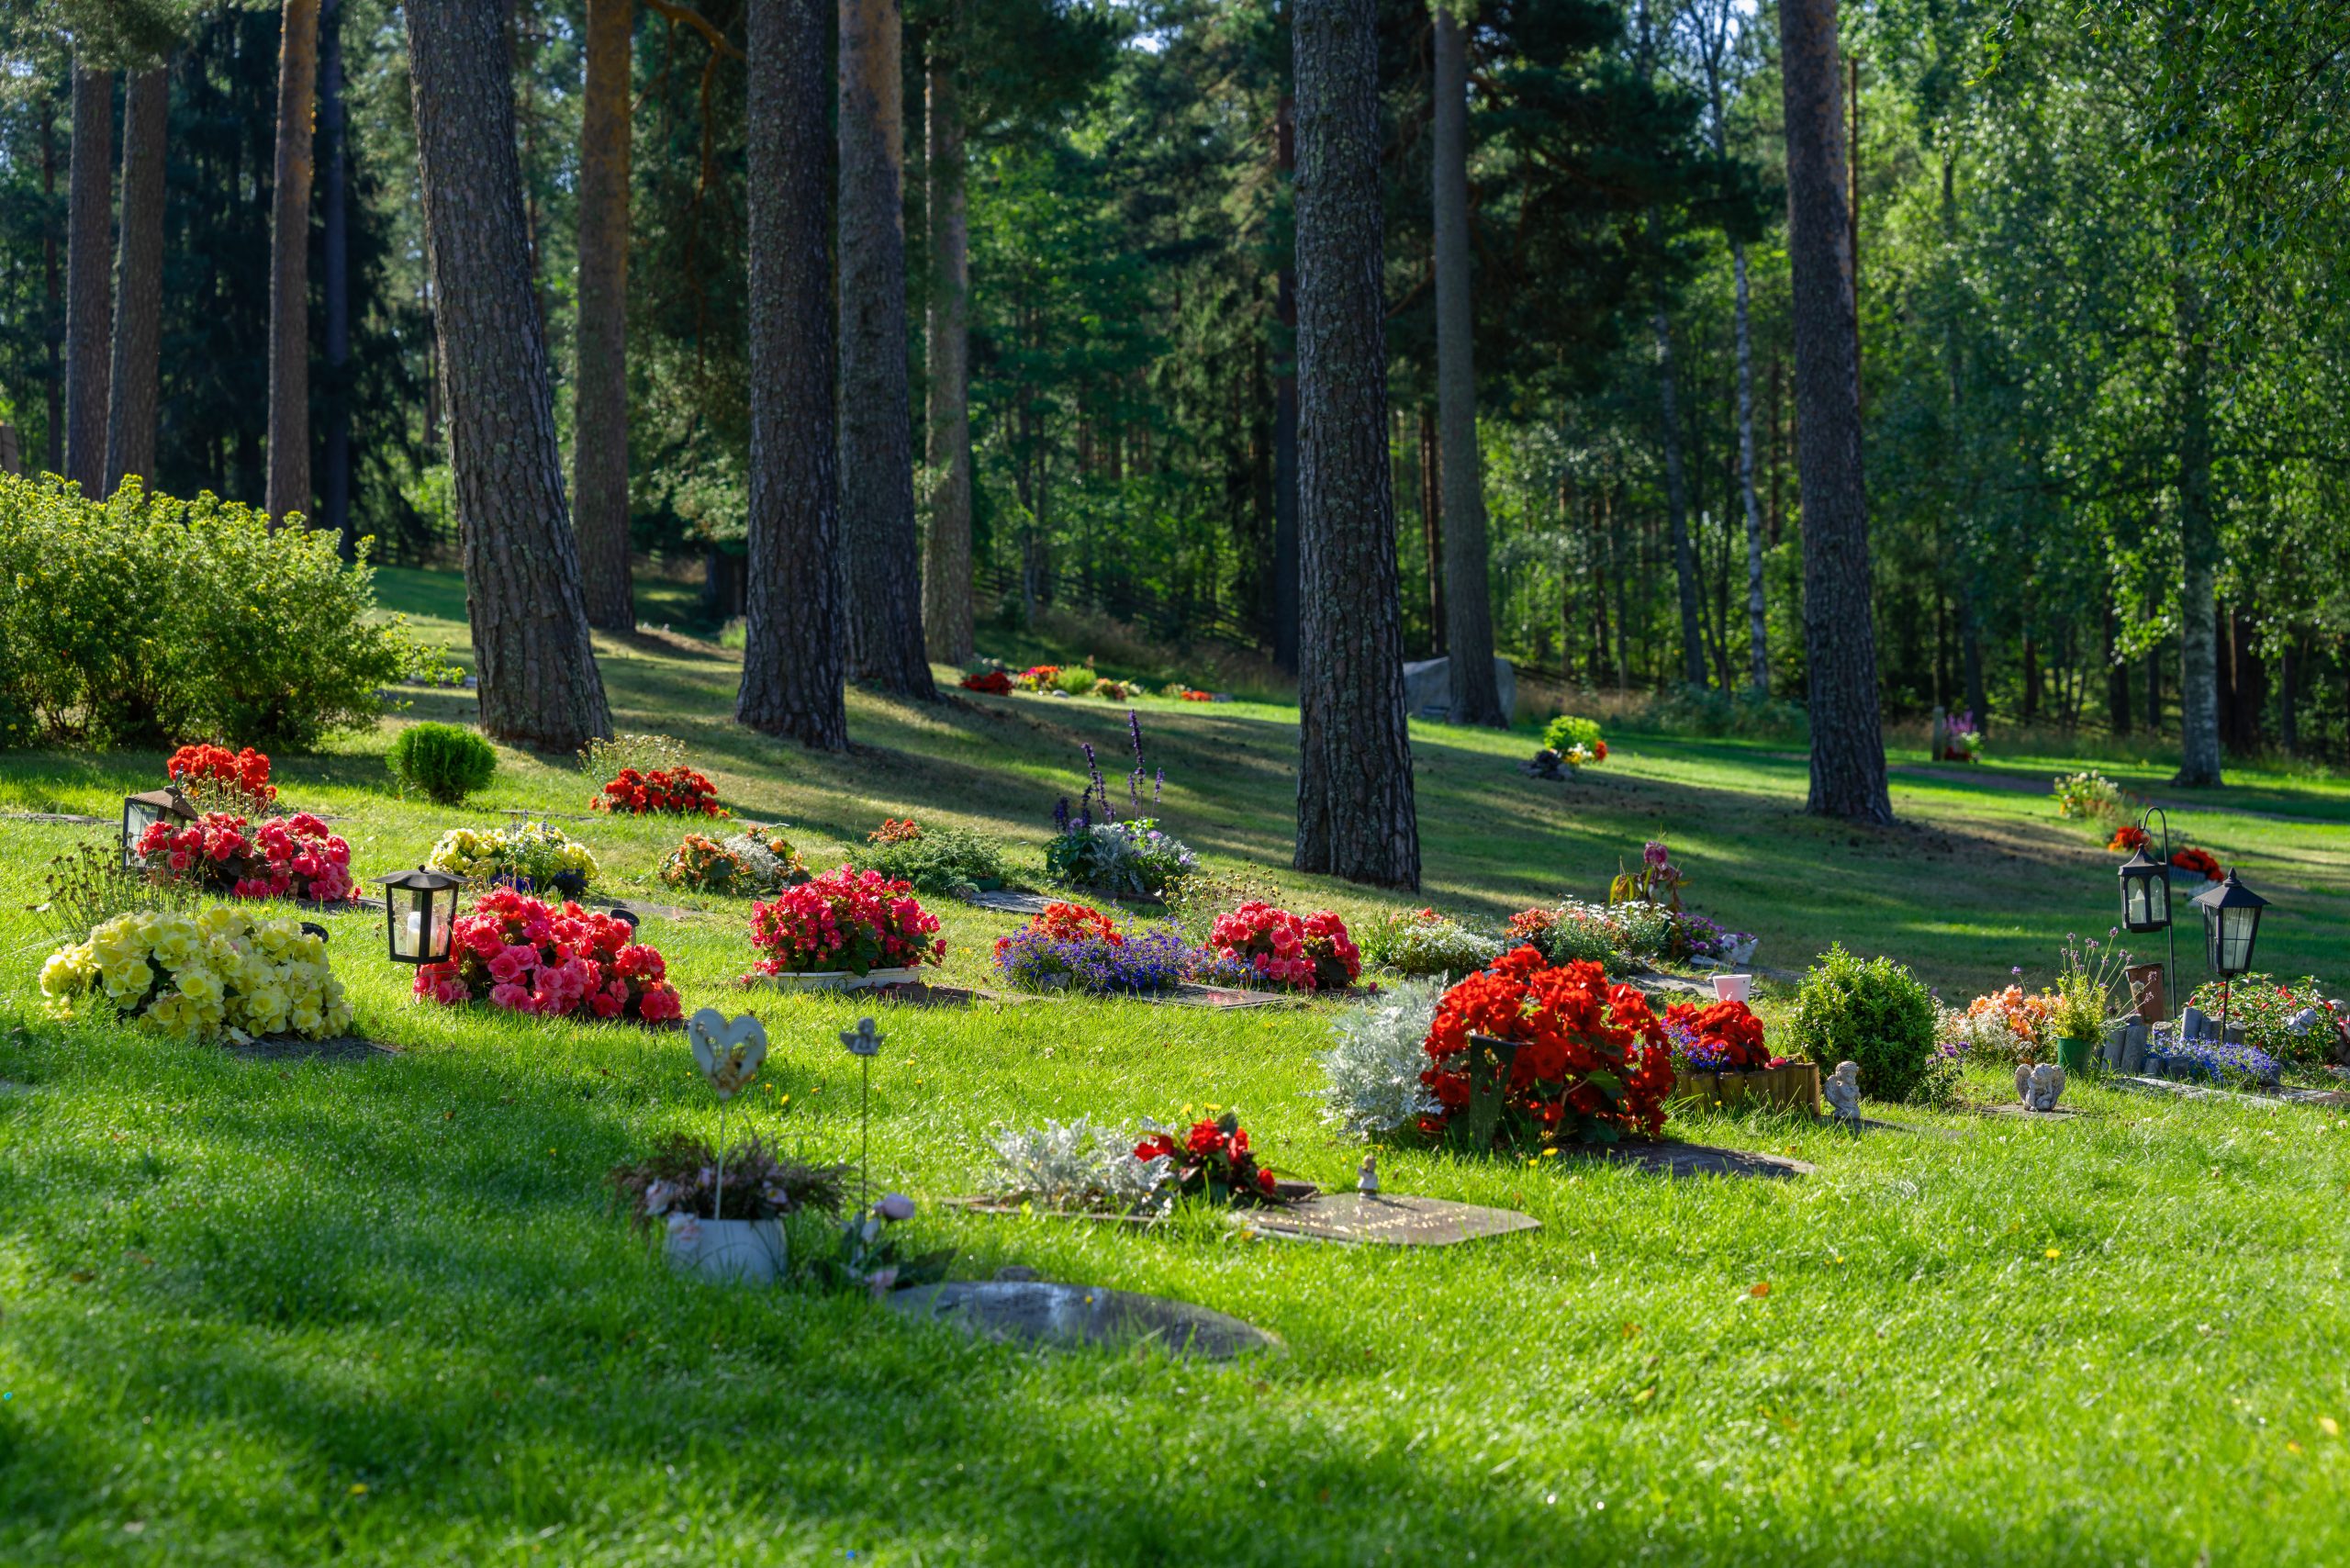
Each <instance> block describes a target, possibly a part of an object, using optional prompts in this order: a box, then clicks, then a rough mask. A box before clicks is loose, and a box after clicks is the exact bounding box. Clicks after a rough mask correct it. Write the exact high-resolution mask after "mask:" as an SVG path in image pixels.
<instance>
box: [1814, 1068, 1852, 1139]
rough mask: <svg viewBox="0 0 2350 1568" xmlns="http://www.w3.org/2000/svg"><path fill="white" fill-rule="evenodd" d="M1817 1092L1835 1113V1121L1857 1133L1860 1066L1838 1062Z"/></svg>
mask: <svg viewBox="0 0 2350 1568" xmlns="http://www.w3.org/2000/svg"><path fill="white" fill-rule="evenodd" d="M1819 1092H1820V1093H1821V1094H1823V1095H1825V1096H1827V1099H1828V1103H1829V1106H1830V1109H1831V1110H1833V1111H1834V1112H1835V1113H1836V1119H1837V1120H1838V1121H1840V1122H1846V1123H1849V1124H1851V1126H1852V1130H1853V1131H1854V1132H1858V1131H1859V1130H1860V1127H1861V1064H1860V1063H1858V1062H1856V1061H1840V1062H1838V1063H1837V1064H1836V1070H1835V1071H1834V1072H1831V1073H1830V1074H1829V1075H1828V1081H1827V1082H1825V1083H1822V1084H1821V1085H1820V1086H1819Z"/></svg>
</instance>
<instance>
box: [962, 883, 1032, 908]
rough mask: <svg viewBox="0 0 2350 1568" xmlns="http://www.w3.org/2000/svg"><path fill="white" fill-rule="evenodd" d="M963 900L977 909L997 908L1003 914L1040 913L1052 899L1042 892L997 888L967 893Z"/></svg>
mask: <svg viewBox="0 0 2350 1568" xmlns="http://www.w3.org/2000/svg"><path fill="white" fill-rule="evenodd" d="M963 902H965V903H968V904H971V905H974V906H976V907H978V908H979V909H992V910H999V911H1001V912H1002V913H1005V914H1042V913H1045V906H1046V904H1048V903H1050V902H1052V901H1051V900H1050V899H1048V898H1046V896H1045V895H1044V894H1042V893H1016V892H1013V891H1012V890H1009V889H1005V888H998V889H996V890H994V891H992V892H978V893H969V894H966V895H965V896H964V899H963Z"/></svg>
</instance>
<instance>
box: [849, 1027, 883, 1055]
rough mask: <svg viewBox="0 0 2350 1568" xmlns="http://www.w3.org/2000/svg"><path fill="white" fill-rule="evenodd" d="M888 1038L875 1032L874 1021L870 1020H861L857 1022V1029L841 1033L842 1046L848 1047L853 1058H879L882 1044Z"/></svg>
mask: <svg viewBox="0 0 2350 1568" xmlns="http://www.w3.org/2000/svg"><path fill="white" fill-rule="evenodd" d="M887 1037H888V1036H884V1035H879V1034H877V1033H875V1032H874V1028H873V1020H872V1019H870V1018H860V1019H858V1020H857V1021H856V1028H854V1029H844V1030H842V1031H841V1044H842V1045H845V1046H846V1047H848V1049H849V1054H850V1055H851V1056H860V1057H876V1056H879V1055H880V1054H881V1042H882V1041H883V1040H884V1039H886V1038H887Z"/></svg>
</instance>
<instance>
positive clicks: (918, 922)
mask: <svg viewBox="0 0 2350 1568" xmlns="http://www.w3.org/2000/svg"><path fill="white" fill-rule="evenodd" d="M913 891H914V889H913V884H912V882H899V881H892V880H890V879H889V878H887V877H884V876H883V875H881V873H880V872H878V871H857V870H855V869H853V868H850V867H847V866H843V867H841V868H838V869H836V870H832V871H827V872H825V873H824V874H823V875H822V876H821V877H818V878H815V879H813V880H811V881H806V882H802V883H800V885H799V886H798V887H793V888H786V889H784V890H783V891H781V892H780V893H778V894H777V895H776V897H775V901H774V902H771V903H761V904H754V905H752V906H751V946H754V947H756V948H758V949H759V951H761V952H762V953H764V954H766V955H767V957H765V958H761V959H760V960H759V961H758V963H757V964H756V965H755V966H754V972H755V973H757V974H763V975H783V974H815V973H823V972H826V971H830V970H834V969H845V970H847V971H848V972H850V973H851V974H858V975H861V974H865V973H867V972H869V971H870V970H873V969H905V968H909V967H911V966H913V965H916V964H935V963H938V962H940V961H942V960H943V959H945V958H946V943H945V942H944V941H942V940H940V939H938V938H937V937H935V936H934V935H932V934H933V933H934V932H935V931H937V929H938V916H936V915H934V914H933V913H930V912H929V911H928V910H926V909H924V908H923V907H922V904H921V902H919V901H918V900H916V899H915V898H914V896H913Z"/></svg>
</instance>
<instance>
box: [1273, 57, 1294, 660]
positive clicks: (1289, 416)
mask: <svg viewBox="0 0 2350 1568" xmlns="http://www.w3.org/2000/svg"><path fill="white" fill-rule="evenodd" d="M1273 172H1274V177H1275V178H1276V179H1278V180H1279V181H1280V182H1281V185H1283V186H1285V187H1289V188H1291V189H1294V187H1295V185H1296V183H1297V100H1296V98H1295V97H1293V96H1292V95H1290V94H1287V93H1284V94H1282V95H1281V104H1280V107H1279V109H1278V110H1277V112H1276V116H1275V119H1274V123H1273ZM1273 320H1274V331H1275V332H1276V334H1277V335H1278V338H1279V340H1280V341H1279V342H1278V344H1277V345H1276V346H1277V347H1278V348H1279V349H1280V351H1281V356H1280V361H1279V364H1278V365H1277V366H1276V368H1275V370H1274V372H1273V662H1274V663H1275V664H1276V665H1278V666H1281V668H1282V669H1284V670H1286V671H1288V672H1289V673H1290V674H1292V675H1295V674H1296V673H1297V636H1298V614H1299V611H1298V603H1297V571H1298V566H1297V266H1296V247H1295V246H1294V245H1293V244H1292V246H1291V247H1290V248H1289V251H1288V252H1287V254H1286V255H1285V256H1284V258H1283V263H1282V265H1281V267H1280V269H1279V270H1278V271H1277V272H1276V273H1275V274H1274V275H1273Z"/></svg>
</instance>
